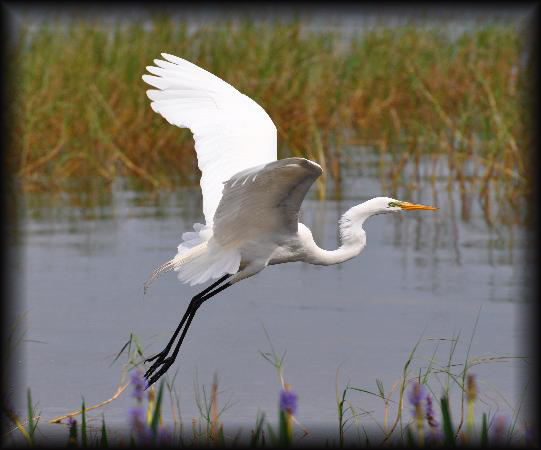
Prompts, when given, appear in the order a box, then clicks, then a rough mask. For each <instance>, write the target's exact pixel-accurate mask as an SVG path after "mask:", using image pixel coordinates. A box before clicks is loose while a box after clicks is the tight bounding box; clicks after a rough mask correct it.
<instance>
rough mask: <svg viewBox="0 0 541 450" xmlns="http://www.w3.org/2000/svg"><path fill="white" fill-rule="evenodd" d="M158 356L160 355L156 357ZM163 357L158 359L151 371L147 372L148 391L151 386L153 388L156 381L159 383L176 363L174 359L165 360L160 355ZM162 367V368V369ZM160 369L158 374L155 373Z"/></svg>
mask: <svg viewBox="0 0 541 450" xmlns="http://www.w3.org/2000/svg"><path fill="white" fill-rule="evenodd" d="M156 356H158V355H156ZM160 356H161V357H160V358H158V360H157V361H156V362H155V363H154V364H152V366H151V367H150V369H148V370H147V372H146V373H145V380H146V382H147V387H146V389H148V388H149V387H150V386H152V385H153V384H154V383H155V382H156V381H158V380H159V379H160V378H161V376H162V375H163V374H164V373H165V372H167V370H168V369H169V367H171V365H172V364H173V363H174V362H175V359H174V358H172V357H169V358H165V357H164V356H162V355H160ZM152 359H156V357H152ZM160 366H161V367H160ZM158 368H159V369H160V370H158V371H157V372H156V373H154V372H155V371H156V370H157V369H158Z"/></svg>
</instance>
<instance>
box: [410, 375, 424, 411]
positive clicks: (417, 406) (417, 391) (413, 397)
mask: <svg viewBox="0 0 541 450" xmlns="http://www.w3.org/2000/svg"><path fill="white" fill-rule="evenodd" d="M424 397H425V388H424V387H423V385H422V384H421V383H417V382H415V383H413V387H412V388H411V390H410V392H409V394H408V399H409V402H410V404H411V406H413V409H412V410H411V414H412V415H413V417H416V418H417V419H422V417H423V407H422V405H421V402H422V400H423V398H424Z"/></svg>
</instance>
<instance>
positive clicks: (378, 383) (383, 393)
mask: <svg viewBox="0 0 541 450" xmlns="http://www.w3.org/2000/svg"><path fill="white" fill-rule="evenodd" d="M376 384H377V385H378V391H379V395H380V397H381V398H385V391H384V389H383V382H382V381H381V380H380V379H379V378H376Z"/></svg>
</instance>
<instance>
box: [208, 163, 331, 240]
mask: <svg viewBox="0 0 541 450" xmlns="http://www.w3.org/2000/svg"><path fill="white" fill-rule="evenodd" d="M322 173H323V171H322V170H321V167H320V166H319V165H318V164H316V163H315V162H312V161H309V160H307V159H304V158H286V159H281V160H279V161H274V162H271V163H268V164H264V165H260V166H257V167H252V168H249V169H246V170H243V171H241V172H239V173H238V174H236V175H235V176H234V177H232V178H231V179H230V180H228V181H227V182H226V183H225V187H224V191H223V196H222V199H221V201H220V204H219V206H218V209H217V210H216V214H215V216H214V229H213V237H214V239H216V241H217V242H218V243H219V244H220V245H221V246H222V247H224V248H228V247H236V246H240V245H242V244H241V243H242V242H246V241H250V240H259V239H261V238H262V237H263V238H264V239H267V238H268V237H269V236H277V237H279V236H280V235H290V234H292V233H296V232H297V229H298V223H299V210H300V207H301V204H302V201H303V200H304V197H305V195H306V193H307V192H308V190H309V189H310V186H312V184H313V183H314V181H315V180H316V179H317V178H318V177H319V176H320V175H321V174H322Z"/></svg>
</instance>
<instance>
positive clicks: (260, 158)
mask: <svg viewBox="0 0 541 450" xmlns="http://www.w3.org/2000/svg"><path fill="white" fill-rule="evenodd" d="M162 56H163V57H164V58H165V59H166V61H163V60H159V59H156V60H154V63H155V64H156V66H158V67H153V66H149V67H147V70H148V71H149V72H150V73H152V74H154V75H143V80H144V81H145V82H147V83H148V84H150V85H151V86H154V87H156V88H158V89H159V90H155V89H151V90H148V91H147V95H148V97H149V98H150V99H151V100H152V103H151V104H150V106H151V107H152V109H153V110H154V111H155V112H157V113H159V114H160V115H162V116H163V117H164V118H165V119H166V120H167V121H168V122H169V123H171V124H172V125H176V126H179V127H184V128H189V129H190V130H191V131H192V133H193V136H194V140H195V150H196V152H197V162H198V166H199V169H200V170H201V173H202V176H201V190H202V192H203V213H204V215H205V221H206V224H205V225H200V224H195V225H194V232H188V233H184V234H183V236H182V239H183V242H182V243H181V244H180V245H179V247H178V253H177V255H176V257H175V258H174V259H173V260H172V261H170V262H168V263H166V264H164V265H163V266H161V267H160V268H158V269H157V270H156V271H155V272H154V273H153V274H152V276H151V278H150V279H149V281H148V282H147V286H148V284H149V283H150V282H151V281H152V280H153V279H154V278H155V277H156V276H157V275H158V274H159V273H160V272H163V271H166V270H171V269H174V270H177V271H179V279H180V280H181V281H183V282H188V283H190V284H198V283H203V282H205V281H207V280H208V279H209V278H211V277H212V278H216V277H219V276H221V275H223V274H224V273H235V272H236V271H237V270H238V268H239V264H240V259H239V253H238V251H231V250H225V249H223V248H221V247H220V246H217V245H210V246H208V245H207V246H206V247H204V248H206V250H207V251H205V252H202V251H201V249H202V248H201V247H199V251H196V252H194V253H190V250H191V249H193V248H194V247H196V246H202V245H204V244H205V243H207V242H208V241H209V240H210V239H211V237H212V234H213V232H212V226H213V220H214V213H215V211H216V209H217V208H218V204H219V203H220V199H221V197H222V191H223V187H224V182H226V181H227V180H229V179H230V178H231V177H232V176H233V175H235V174H236V173H238V172H239V171H242V170H244V169H247V168H251V167H254V166H258V165H261V164H265V163H268V162H271V161H276V156H277V154H276V145H277V142H276V140H277V133H276V127H275V125H274V123H273V122H272V120H271V119H270V117H269V116H268V114H267V113H266V112H265V110H264V109H263V108H261V106H259V105H258V104H257V103H256V102H254V101H253V100H252V99H251V98H249V97H247V96H246V95H244V94H241V93H240V92H239V91H237V90H236V89H235V88H234V87H233V86H231V85H230V84H228V83H226V82H225V81H223V80H221V79H220V78H218V77H216V76H215V75H213V74H211V73H210V72H207V71H206V70H204V69H202V68H200V67H198V66H196V65H195V64H192V63H190V62H188V61H186V60H184V59H181V58H178V57H176V56H173V55H168V54H166V53H162ZM187 262H190V265H191V266H188V265H186V263H187ZM203 269H204V270H203Z"/></svg>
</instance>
